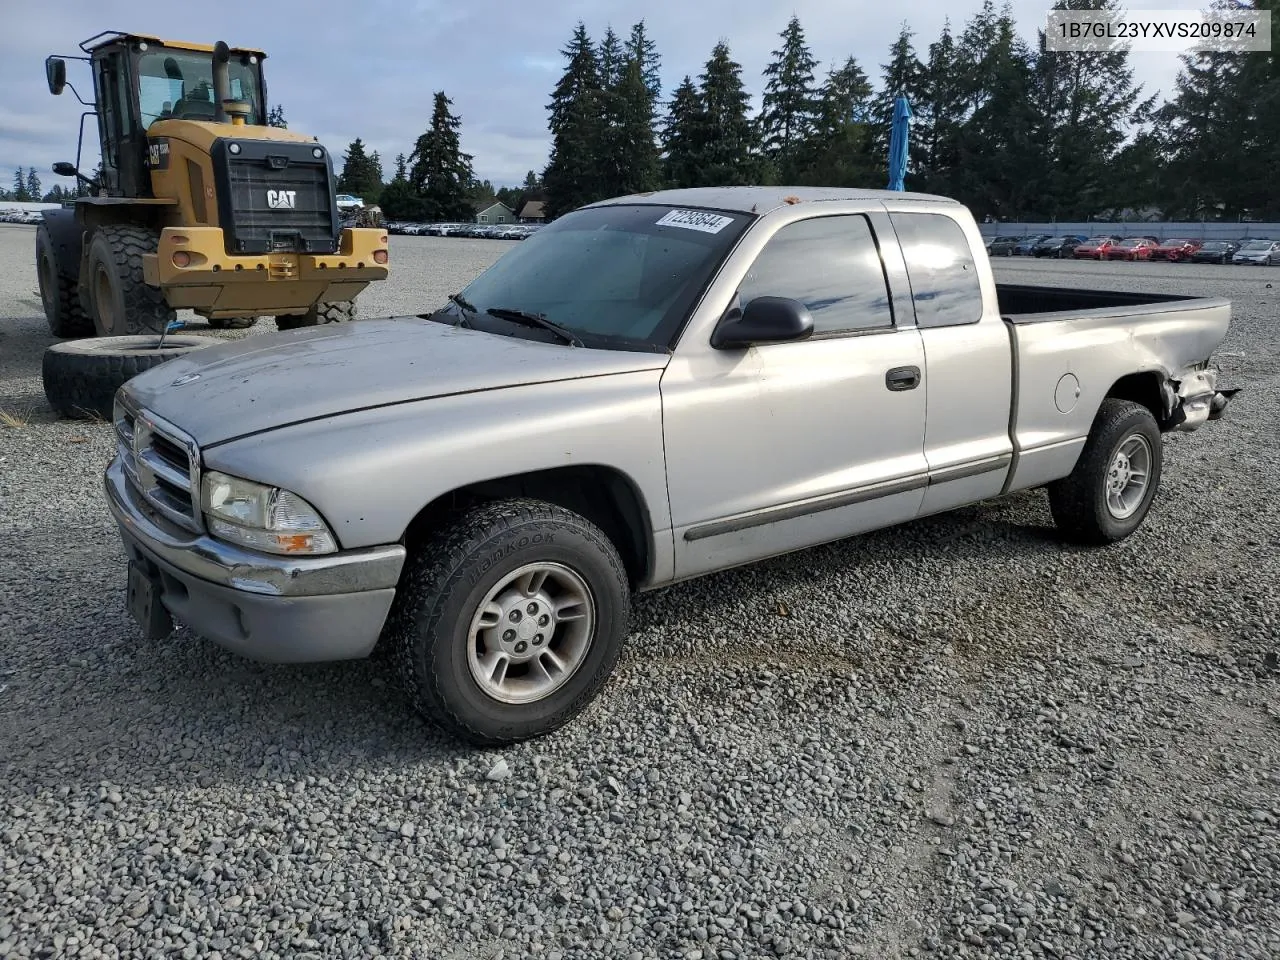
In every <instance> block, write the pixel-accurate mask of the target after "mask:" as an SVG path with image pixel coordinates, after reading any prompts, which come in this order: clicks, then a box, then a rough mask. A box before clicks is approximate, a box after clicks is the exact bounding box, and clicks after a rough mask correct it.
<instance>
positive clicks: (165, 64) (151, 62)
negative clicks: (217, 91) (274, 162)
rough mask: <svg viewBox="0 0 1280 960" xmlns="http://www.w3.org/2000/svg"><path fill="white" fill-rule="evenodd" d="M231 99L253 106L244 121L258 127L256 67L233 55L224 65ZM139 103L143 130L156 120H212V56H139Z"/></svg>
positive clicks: (177, 53)
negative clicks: (228, 79)
mask: <svg viewBox="0 0 1280 960" xmlns="http://www.w3.org/2000/svg"><path fill="white" fill-rule="evenodd" d="M227 67H228V73H229V74H230V80H231V96H232V97H233V98H234V99H236V100H245V101H248V103H249V104H250V105H251V106H252V108H253V110H252V112H251V113H250V114H249V116H248V118H247V119H246V122H248V123H250V124H261V123H263V122H264V119H263V115H262V87H261V84H260V83H259V82H258V76H259V74H258V65H257V64H247V63H241V62H240V61H239V60H238V59H237V58H236V57H235V56H234V55H233V56H232V58H231V63H229V64H228V65H227ZM138 104H139V108H140V109H139V113H140V115H141V118H142V127H143V129H144V130H145V129H146V128H147V127H149V126H151V124H153V123H155V122H156V121H157V120H169V119H175V120H210V121H211V120H213V118H214V116H215V115H216V105H215V102H214V94H213V57H212V56H210V55H209V54H206V53H193V52H190V51H185V50H166V49H164V48H160V49H158V50H155V51H149V52H147V53H144V54H141V55H140V56H139V57H138Z"/></svg>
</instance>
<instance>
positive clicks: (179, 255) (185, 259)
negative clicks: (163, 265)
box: [173, 250, 191, 267]
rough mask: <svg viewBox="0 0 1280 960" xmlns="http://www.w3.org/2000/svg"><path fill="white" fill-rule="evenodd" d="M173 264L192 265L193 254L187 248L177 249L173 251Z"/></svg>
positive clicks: (178, 265) (180, 265) (179, 265)
mask: <svg viewBox="0 0 1280 960" xmlns="http://www.w3.org/2000/svg"><path fill="white" fill-rule="evenodd" d="M173 265H174V266H175V267H189V266H191V254H189V253H187V251H185V250H175V251H174V252H173Z"/></svg>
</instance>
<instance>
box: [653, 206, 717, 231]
mask: <svg viewBox="0 0 1280 960" xmlns="http://www.w3.org/2000/svg"><path fill="white" fill-rule="evenodd" d="M731 223H733V217H722V216H721V215H720V214H718V213H705V212H703V211H701V210H672V211H671V212H670V213H668V214H667V215H666V216H664V217H663V218H662V219H661V220H659V221H658V224H657V225H658V226H660V227H680V228H681V229H684V230H700V231H702V232H703V233H719V232H720V231H721V230H723V229H724V228H725V227H727V226H728V225H729V224H731Z"/></svg>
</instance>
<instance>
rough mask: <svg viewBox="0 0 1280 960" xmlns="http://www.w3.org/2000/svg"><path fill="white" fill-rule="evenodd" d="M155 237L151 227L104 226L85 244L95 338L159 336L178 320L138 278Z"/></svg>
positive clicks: (156, 241)
mask: <svg viewBox="0 0 1280 960" xmlns="http://www.w3.org/2000/svg"><path fill="white" fill-rule="evenodd" d="M159 242H160V233H159V231H157V230H153V229H151V228H150V227H139V226H134V225H132V224H108V225H107V226H104V227H99V228H98V230H97V232H96V233H94V235H93V239H92V240H91V241H90V242H89V256H88V262H87V267H88V273H89V276H88V281H89V287H88V290H89V302H90V304H91V305H92V308H93V326H94V329H95V330H96V331H97V333H98V336H100V337H115V336H138V335H143V334H148V333H160V334H162V333H164V332H165V330H167V329H168V327H169V324H171V323H172V322H173V321H174V319H175V318H176V317H177V311H175V310H174V309H173V308H172V307H171V306H169V304H168V303H166V302H165V299H164V294H163V293H161V292H160V290H159V288H157V287H149V286H147V284H146V281H145V280H144V279H143V275H142V258H143V256H145V255H146V254H149V253H155V252H156V247H157V245H158V244H159Z"/></svg>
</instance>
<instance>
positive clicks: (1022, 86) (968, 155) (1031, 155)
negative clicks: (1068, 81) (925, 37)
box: [951, 0, 1045, 220]
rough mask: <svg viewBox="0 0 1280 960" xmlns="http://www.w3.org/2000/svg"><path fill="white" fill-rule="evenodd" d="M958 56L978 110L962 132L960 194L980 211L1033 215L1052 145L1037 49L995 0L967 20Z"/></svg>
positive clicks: (958, 172)
mask: <svg viewBox="0 0 1280 960" xmlns="http://www.w3.org/2000/svg"><path fill="white" fill-rule="evenodd" d="M959 58H960V67H961V76H962V77H963V78H964V83H963V89H962V92H963V94H964V96H965V99H966V100H967V106H968V109H969V110H970V111H971V112H970V115H969V116H968V118H967V119H966V121H965V123H964V125H963V127H962V128H961V129H960V131H959V137H958V146H959V150H958V161H959V162H958V164H957V166H956V168H955V170H954V174H953V176H952V178H951V180H952V182H953V183H954V190H953V195H954V196H955V197H956V199H958V200H960V201H961V202H962V203H965V204H967V205H968V206H969V207H970V209H971V210H972V211H973V212H974V214H975V215H976V216H979V217H982V216H985V215H986V214H991V215H992V216H993V217H996V218H998V219H1006V220H1008V219H1018V218H1022V217H1029V216H1032V215H1034V214H1035V213H1038V212H1039V209H1038V208H1039V207H1040V206H1042V205H1043V185H1042V184H1041V182H1040V177H1041V173H1042V170H1043V168H1042V166H1041V165H1040V157H1041V156H1042V154H1043V152H1044V146H1045V144H1044V142H1043V137H1042V132H1043V124H1042V122H1041V117H1040V116H1039V115H1038V114H1037V112H1036V108H1035V103H1034V98H1033V97H1032V95H1031V94H1032V89H1033V86H1034V68H1033V65H1032V61H1031V53H1030V51H1029V50H1028V48H1027V46H1026V44H1025V43H1023V41H1022V40H1021V39H1020V38H1019V37H1018V35H1017V29H1016V25H1015V23H1014V20H1013V14H1012V11H1011V10H1010V9H1009V8H1008V7H1007V6H1006V7H1005V8H1004V9H1003V10H1002V11H1001V12H1000V13H999V14H996V12H995V10H994V7H993V6H992V4H991V3H990V0H988V2H987V3H986V4H984V6H983V9H982V10H981V11H980V12H979V13H978V14H977V15H976V16H975V17H974V18H973V19H972V20H971V21H970V23H969V25H968V26H967V27H966V29H965V32H964V36H963V37H962V39H961V43H960V51H959Z"/></svg>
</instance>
